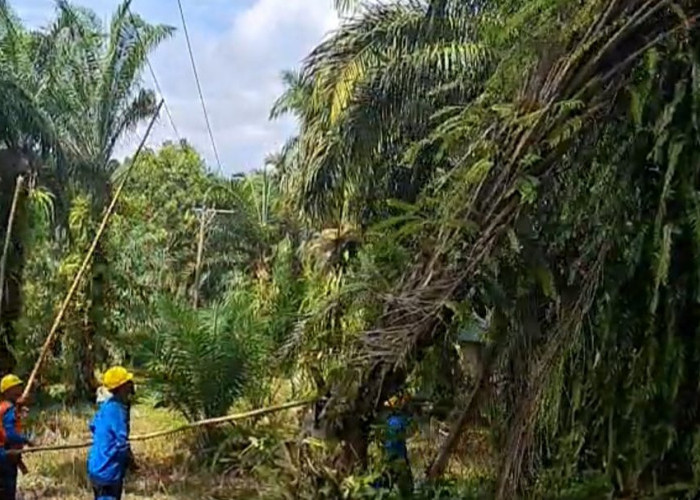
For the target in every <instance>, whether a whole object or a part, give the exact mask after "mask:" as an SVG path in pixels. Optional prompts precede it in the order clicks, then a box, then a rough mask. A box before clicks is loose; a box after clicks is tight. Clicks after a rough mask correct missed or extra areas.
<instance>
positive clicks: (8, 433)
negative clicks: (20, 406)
mask: <svg viewBox="0 0 700 500" xmlns="http://www.w3.org/2000/svg"><path fill="white" fill-rule="evenodd" d="M16 422H17V412H16V407H14V406H13V407H12V408H10V409H9V410H7V411H6V412H5V414H4V415H3V417H2V427H3V429H4V430H5V439H6V442H7V444H9V445H11V446H13V445H19V444H31V442H30V441H29V438H27V436H25V435H24V434H20V433H19V432H17V429H16V428H15V425H16Z"/></svg>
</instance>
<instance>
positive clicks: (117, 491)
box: [92, 483, 124, 500]
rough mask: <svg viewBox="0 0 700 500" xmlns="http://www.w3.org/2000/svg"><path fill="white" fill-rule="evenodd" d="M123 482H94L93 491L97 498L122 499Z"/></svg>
mask: <svg viewBox="0 0 700 500" xmlns="http://www.w3.org/2000/svg"><path fill="white" fill-rule="evenodd" d="M123 486H124V485H123V483H116V484H95V483H92V491H93V493H94V494H95V500H121V498H122V489H123Z"/></svg>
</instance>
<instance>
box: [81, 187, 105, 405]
mask: <svg viewBox="0 0 700 500" xmlns="http://www.w3.org/2000/svg"><path fill="white" fill-rule="evenodd" d="M110 194H111V185H110V184H109V183H106V186H105V193H104V194H103V195H102V196H101V197H100V198H99V199H97V200H95V206H94V207H93V218H94V219H95V220H99V219H100V218H101V217H102V212H103V211H104V210H103V209H104V207H105V206H106V205H107V201H108V200H109V198H110ZM105 237H106V235H104V236H103V237H102V238H101V239H100V240H99V241H98V242H97V245H96V247H95V253H94V255H93V259H92V268H91V279H90V288H89V297H90V298H89V301H88V307H87V311H85V319H84V323H83V328H82V331H81V332H80V337H79V338H78V355H79V359H80V364H79V367H78V372H77V373H76V378H75V387H74V388H73V390H74V397H75V398H76V399H77V400H82V401H85V400H92V399H94V397H95V392H96V390H97V387H98V383H97V380H96V379H95V369H96V367H97V364H98V362H100V361H102V360H103V358H104V355H103V354H102V352H101V350H100V346H99V339H101V338H104V337H105V334H106V328H105V316H106V314H105V311H106V307H105V306H106V302H107V301H106V291H107V287H108V282H109V278H108V271H109V260H108V257H107V251H106V245H105Z"/></svg>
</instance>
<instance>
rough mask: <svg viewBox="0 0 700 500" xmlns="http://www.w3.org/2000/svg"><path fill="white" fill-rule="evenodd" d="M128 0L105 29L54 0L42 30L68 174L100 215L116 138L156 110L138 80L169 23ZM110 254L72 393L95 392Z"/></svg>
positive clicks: (96, 273)
mask: <svg viewBox="0 0 700 500" xmlns="http://www.w3.org/2000/svg"><path fill="white" fill-rule="evenodd" d="M130 3H131V2H130V0H125V1H124V2H123V3H121V4H120V5H119V6H118V7H117V10H116V11H115V13H114V14H113V16H112V19H111V23H110V27H109V32H108V33H107V34H106V35H105V33H103V29H102V26H101V24H100V23H99V20H98V19H97V18H96V16H95V15H94V13H93V12H91V11H89V10H87V9H83V8H80V7H74V6H72V5H70V4H69V3H67V2H65V1H61V2H59V3H58V16H57V19H56V21H55V22H54V24H53V25H52V26H51V27H50V28H49V30H48V31H47V32H46V33H45V34H44V36H45V39H46V40H47V41H49V42H50V43H51V44H52V45H53V46H55V47H56V50H55V52H54V54H57V55H56V57H58V58H63V59H65V60H64V61H63V64H61V68H57V70H56V71H55V72H54V73H53V74H52V78H53V79H54V83H55V85H54V89H55V90H54V91H53V92H52V97H53V99H52V101H51V103H50V106H49V110H48V112H49V113H50V114H51V115H52V116H53V117H54V121H55V122H56V124H57V129H58V134H59V140H60V143H61V145H62V146H63V149H64V151H65V153H66V156H67V158H68V162H69V168H70V172H71V174H72V179H74V181H76V183H77V185H78V186H80V188H82V189H84V190H86V191H87V192H88V193H89V194H90V198H91V207H92V208H91V210H92V218H93V220H97V219H98V218H99V217H100V216H101V213H102V211H103V210H104V208H105V206H106V204H107V202H108V201H109V198H110V195H111V185H112V178H113V176H114V174H115V168H116V167H117V166H118V164H117V163H116V162H113V161H111V159H112V153H113V151H114V148H115V146H116V145H117V143H118V141H119V140H120V139H121V138H123V137H124V135H125V134H126V133H127V132H130V131H133V130H134V129H135V127H136V126H137V125H138V124H139V123H142V122H143V121H145V120H147V119H149V118H150V117H152V116H153V114H154V113H155V112H156V109H157V103H156V95H155V93H154V92H153V91H151V90H148V89H145V88H143V87H142V86H141V81H140V77H141V74H142V72H143V69H144V67H145V66H146V64H147V57H148V54H150V53H151V52H152V51H153V50H154V49H155V48H156V47H157V46H158V45H159V44H160V43H161V42H163V41H164V40H166V39H167V38H168V37H170V36H171V35H172V34H173V32H174V28H172V27H169V26H164V25H150V24H148V23H146V22H144V21H143V20H142V19H141V18H140V17H138V16H135V15H132V13H131V10H130ZM107 285H108V258H107V255H105V251H104V247H103V246H102V245H100V246H99V247H98V248H97V250H96V252H95V258H94V260H93V267H92V280H91V285H90V300H89V305H88V306H87V308H86V310H85V311H84V313H85V315H86V317H85V320H86V331H85V332H84V334H83V335H82V337H81V338H82V341H81V342H79V345H80V346H81V351H82V352H81V353H80V354H81V355H80V358H81V359H83V364H82V367H81V370H80V372H79V374H78V376H77V379H76V386H75V391H76V396H79V397H80V396H86V395H88V394H90V393H92V391H93V390H94V383H93V382H94V375H93V373H94V368H95V361H96V352H95V349H96V346H95V338H99V337H100V336H101V335H102V334H103V333H104V325H103V324H102V323H103V321H102V320H103V318H104V305H105V291H106V287H107Z"/></svg>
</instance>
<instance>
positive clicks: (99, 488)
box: [87, 366, 136, 500]
mask: <svg viewBox="0 0 700 500" xmlns="http://www.w3.org/2000/svg"><path fill="white" fill-rule="evenodd" d="M133 379H134V376H133V374H132V373H130V372H129V371H127V370H126V368H123V367H121V366H115V367H112V368H110V369H109V370H107V371H106V372H105V374H104V376H103V378H102V385H103V386H104V388H105V389H106V390H107V391H109V397H108V398H106V399H104V400H103V402H102V403H101V404H100V407H99V409H98V410H97V413H96V414H95V417H94V419H93V421H92V423H91V424H90V432H92V435H93V442H92V446H91V447H90V451H89V452H88V461H87V469H88V477H89V478H90V482H91V484H92V489H93V492H94V494H95V500H119V499H120V498H121V496H122V490H123V486H124V477H125V476H126V472H127V470H132V471H133V470H135V469H136V462H135V461H134V456H133V454H132V452H131V446H130V445H129V431H130V408H131V401H132V398H133V396H134V393H135V388H134V381H133Z"/></svg>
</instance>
